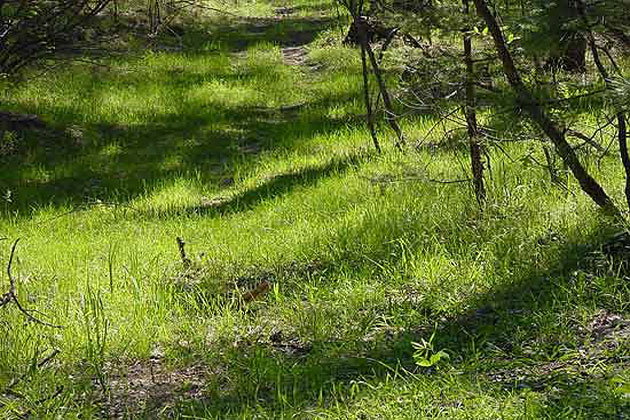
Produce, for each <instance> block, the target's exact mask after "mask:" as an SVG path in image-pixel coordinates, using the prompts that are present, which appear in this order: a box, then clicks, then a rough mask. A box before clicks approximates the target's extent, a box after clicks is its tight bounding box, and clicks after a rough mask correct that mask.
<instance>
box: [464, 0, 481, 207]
mask: <svg viewBox="0 0 630 420" xmlns="http://www.w3.org/2000/svg"><path fill="white" fill-rule="evenodd" d="M462 2H463V5H464V13H465V14H466V15H468V14H469V13H470V8H469V5H468V0H462ZM469 29H470V28H465V29H464V61H465V62H466V105H465V107H464V113H465V115H466V126H467V127H468V142H469V146H470V162H471V167H472V175H473V185H474V187H475V197H476V198H477V202H478V203H479V205H480V206H482V205H483V203H484V202H485V201H486V189H485V185H484V180H483V170H484V165H483V157H482V156H483V146H482V144H481V139H480V137H479V128H478V125H477V112H476V102H477V101H476V96H475V69H474V63H473V57H472V39H471V37H470V31H469Z"/></svg>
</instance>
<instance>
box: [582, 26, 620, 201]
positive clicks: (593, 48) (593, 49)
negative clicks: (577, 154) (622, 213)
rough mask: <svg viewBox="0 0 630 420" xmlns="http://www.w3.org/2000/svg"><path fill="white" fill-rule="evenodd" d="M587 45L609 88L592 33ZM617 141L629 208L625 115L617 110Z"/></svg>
mask: <svg viewBox="0 0 630 420" xmlns="http://www.w3.org/2000/svg"><path fill="white" fill-rule="evenodd" d="M588 45H589V48H590V50H591V54H592V55H593V61H594V62H595V65H596V66H597V70H598V71H599V74H600V75H601V76H602V79H604V83H606V87H607V88H609V89H610V88H611V84H610V76H609V74H608V71H607V70H606V67H604V64H603V63H602V60H601V58H600V56H599V52H598V51H597V45H595V39H594V38H593V34H590V33H589V35H588ZM616 117H617V125H618V128H617V129H618V132H617V142H618V144H619V154H620V155H621V163H622V164H623V169H624V171H625V174H626V187H625V190H624V192H625V195H626V204H627V205H628V209H629V210H630V155H628V142H627V137H628V134H627V124H626V115H625V114H624V113H623V112H617V115H616Z"/></svg>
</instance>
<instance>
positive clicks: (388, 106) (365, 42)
mask: <svg viewBox="0 0 630 420" xmlns="http://www.w3.org/2000/svg"><path fill="white" fill-rule="evenodd" d="M356 22H357V23H356V25H357V27H358V28H359V34H360V37H361V45H362V47H363V48H365V52H367V55H368V58H369V59H370V64H371V65H372V72H373V73H374V77H375V78H376V82H377V83H378V87H379V90H380V92H381V96H382V97H383V104H384V106H385V120H386V121H387V122H388V123H389V125H390V127H391V128H392V130H394V132H395V133H396V136H397V137H398V141H397V142H396V147H397V148H398V149H399V150H402V147H403V146H404V145H405V143H406V142H405V136H404V134H403V132H402V129H401V128H400V125H399V124H398V120H397V118H396V114H395V113H394V107H393V104H392V100H391V97H390V96H389V92H388V91H387V86H386V85H385V80H384V79H383V72H382V71H381V68H380V66H379V64H378V60H377V59H376V56H375V55H374V51H373V50H372V46H371V45H370V42H369V39H368V36H367V22H365V19H364V18H363V17H362V16H359V17H357V19H356Z"/></svg>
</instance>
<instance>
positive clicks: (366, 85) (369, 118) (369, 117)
mask: <svg viewBox="0 0 630 420" xmlns="http://www.w3.org/2000/svg"><path fill="white" fill-rule="evenodd" d="M361 68H362V70H363V95H364V99H365V111H366V122H367V127H368V130H369V131H370V135H371V136H372V142H373V143H374V148H376V151H377V152H379V153H380V152H381V145H380V143H379V142H378V136H377V134H376V127H375V126H374V113H373V112H372V100H371V99H370V81H369V73H368V66H367V57H366V51H365V47H364V46H363V43H361Z"/></svg>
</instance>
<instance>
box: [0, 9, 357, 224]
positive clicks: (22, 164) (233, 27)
mask: <svg viewBox="0 0 630 420" xmlns="http://www.w3.org/2000/svg"><path fill="white" fill-rule="evenodd" d="M330 24H331V20H329V19H311V18H302V17H287V18H283V19H257V18H250V19H237V20H236V21H234V20H233V19H232V20H226V21H223V22H220V23H216V26H213V27H211V29H210V30H209V29H208V27H204V26H202V25H197V26H195V25H193V26H191V27H186V28H181V31H182V34H181V35H180V38H179V40H178V42H181V43H183V45H184V50H183V52H184V53H185V54H186V55H187V56H191V57H192V56H194V55H195V54H197V53H199V54H210V56H212V54H215V53H216V49H215V48H214V47H211V48H210V49H208V43H209V42H210V43H211V44H212V43H214V44H213V45H215V44H218V45H219V50H221V51H229V52H235V51H245V50H246V49H247V48H249V47H251V46H253V45H256V44H258V43H260V42H271V43H275V44H278V45H282V46H285V45H286V46H295V45H303V44H306V43H309V42H311V41H312V40H313V39H314V37H315V36H317V34H318V33H319V32H320V31H322V30H324V29H326V28H328V27H329V26H330ZM174 39H175V38H172V37H171V38H169V41H170V42H174ZM224 67H225V68H212V69H209V70H208V71H207V72H201V73H199V72H197V71H196V70H191V71H187V69H178V70H176V71H175V70H172V69H170V68H164V69H163V70H160V73H159V74H157V75H153V76H152V77H154V78H155V81H158V79H159V81H161V82H162V83H161V86H165V87H170V88H171V90H170V91H172V92H175V93H177V95H186V90H187V89H189V88H195V87H198V86H201V85H202V84H204V83H207V82H208V81H209V80H220V81H221V82H222V83H226V86H232V85H234V86H237V87H238V86H239V84H241V83H250V82H251V83H252V84H253V88H255V87H256V86H258V84H260V83H263V84H264V83H265V81H266V80H267V79H266V78H268V77H269V75H267V74H258V73H256V72H246V73H242V72H234V71H233V70H232V69H231V68H230V65H229V64H228V65H226V66H224ZM99 71H100V70H99ZM121 78H122V79H121ZM259 79H260V80H259ZM136 82H142V80H141V77H140V76H138V75H135V74H133V73H125V74H123V75H118V74H107V73H105V74H100V73H99V75H98V78H96V76H93V77H92V78H86V79H85V80H83V81H82V82H78V83H80V86H79V87H78V89H80V90H81V91H82V92H85V95H94V96H95V98H96V97H100V95H107V94H108V92H110V91H111V89H112V86H113V87H120V88H122V89H127V87H128V85H130V84H131V85H133V84H134V83H136ZM73 83H75V82H74V81H73ZM250 88H252V87H250ZM208 94H209V95H211V94H212V92H209V93H208ZM354 94H355V92H348V93H347V94H344V95H340V96H338V97H335V98H328V99H327V102H325V103H324V102H321V103H320V102H311V103H307V104H305V106H304V108H305V109H304V110H303V111H298V112H282V111H281V110H279V109H277V108H273V107H266V108H265V107H262V108H261V107H251V106H229V105H224V104H221V103H218V104H216V105H215V104H212V105H207V104H206V105H203V106H200V107H195V106H191V104H190V103H185V100H184V99H185V96H183V97H181V98H180V97H173V99H172V100H173V102H174V103H175V107H176V111H175V112H167V113H159V112H158V113H157V114H156V113H152V111H151V110H150V109H148V110H147V114H146V115H141V120H142V122H141V123H131V124H119V123H117V122H115V120H116V119H117V118H106V119H104V120H100V121H98V120H97V121H94V118H91V116H90V115H83V113H84V111H83V110H82V109H81V110H80V111H79V112H81V113H82V114H81V115H78V114H77V110H76V109H74V108H72V106H67V105H63V104H59V103H56V102H52V103H51V102H45V103H43V104H38V105H29V104H28V102H27V103H26V104H25V103H20V102H16V103H14V104H10V105H9V106H11V107H12V108H15V109H16V110H17V111H20V112H27V113H35V114H40V115H43V116H44V117H47V121H46V122H47V123H48V128H47V129H45V130H42V131H37V132H32V133H26V134H24V135H23V136H21V138H19V139H18V140H19V143H18V144H17V147H18V149H19V150H20V153H18V154H13V155H10V156H9V157H6V158H0V170H1V171H2V173H3V177H2V180H1V181H0V190H1V191H2V192H3V193H7V194H10V195H11V201H10V202H6V203H4V204H5V205H4V206H0V214H2V213H5V214H6V213H11V214H16V213H17V214H21V215H24V216H27V215H28V213H30V212H31V211H32V209H37V208H40V207H44V206H60V205H70V206H75V205H80V204H83V203H85V202H86V201H91V200H102V201H108V202H121V201H122V202H124V201H128V200H132V199H133V198H135V197H137V196H138V195H141V194H143V193H146V192H149V193H150V192H151V190H152V189H154V188H157V187H159V186H160V185H164V183H165V182H169V180H172V179H176V178H180V177H188V178H190V177H193V178H196V179H199V180H200V181H201V182H202V183H205V184H209V185H220V184H219V183H220V181H221V180H222V179H225V178H230V177H231V176H232V175H233V174H232V171H233V170H234V168H235V167H236V166H237V165H239V166H241V167H242V166H243V165H245V166H247V165H253V164H255V162H256V160H257V159H258V156H259V155H260V154H262V153H267V152H272V151H277V150H291V149H293V148H294V147H296V146H298V145H299V143H300V142H301V141H308V139H310V138H312V137H315V136H318V135H326V134H332V133H334V132H336V131H337V130H340V129H343V128H346V127H347V126H348V124H352V123H354V122H358V121H348V119H346V118H344V119H334V118H329V117H328V116H327V113H328V108H327V107H328V106H330V101H331V100H335V101H338V102H339V103H341V102H343V101H347V100H349V99H351V98H352V97H354ZM192 105H194V104H192ZM304 176H305V177H308V174H305V175H304ZM287 182H288V178H286V179H284V181H283V179H282V178H278V179H277V180H275V184H276V185H278V186H279V185H280V184H283V183H285V184H286V183H287ZM252 194H255V192H253V193H252Z"/></svg>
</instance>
